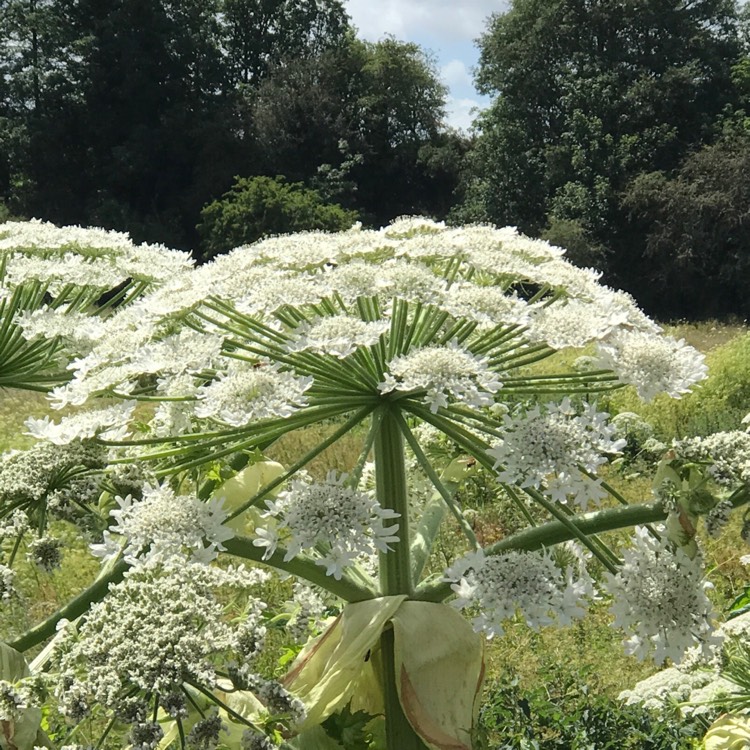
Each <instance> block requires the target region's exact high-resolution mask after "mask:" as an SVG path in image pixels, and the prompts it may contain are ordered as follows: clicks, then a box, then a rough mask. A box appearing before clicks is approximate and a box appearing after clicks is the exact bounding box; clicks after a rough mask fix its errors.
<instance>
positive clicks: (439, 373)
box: [378, 342, 502, 412]
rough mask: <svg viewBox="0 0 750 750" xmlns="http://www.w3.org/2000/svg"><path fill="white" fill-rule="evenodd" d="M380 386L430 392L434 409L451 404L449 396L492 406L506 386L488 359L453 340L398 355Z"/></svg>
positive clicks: (383, 388) (431, 404) (394, 389)
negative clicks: (495, 398) (495, 395)
mask: <svg viewBox="0 0 750 750" xmlns="http://www.w3.org/2000/svg"><path fill="white" fill-rule="evenodd" d="M388 369H389V372H388V373H386V375H385V380H384V381H383V382H382V383H380V385H379V386H378V388H379V389H380V391H381V393H390V392H391V391H401V392H410V391H423V390H424V391H427V396H426V398H427V403H428V404H429V405H430V411H432V412H437V410H438V409H439V408H440V407H441V406H447V405H448V400H449V398H451V399H455V400H457V401H462V402H463V403H467V404H469V405H471V406H489V405H490V404H492V403H493V402H494V398H493V396H494V394H495V393H497V391H498V390H500V388H501V387H502V382H501V381H500V380H499V376H498V375H497V373H495V372H493V371H492V370H491V369H490V367H489V364H488V360H487V359H486V358H483V357H477V356H475V355H474V354H472V353H471V352H470V351H469V350H468V349H465V348H464V347H462V346H460V345H459V344H457V343H455V342H452V343H451V344H449V345H448V346H426V347H422V348H420V349H414V350H413V351H411V352H409V353H407V354H404V355H402V356H400V357H396V358H395V359H393V360H391V362H390V364H389V367H388Z"/></svg>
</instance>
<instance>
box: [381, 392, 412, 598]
mask: <svg viewBox="0 0 750 750" xmlns="http://www.w3.org/2000/svg"><path fill="white" fill-rule="evenodd" d="M398 418H399V414H398V411H397V407H394V406H391V405H386V406H383V407H381V419H380V429H379V430H378V434H377V435H376V437H375V493H376V496H377V499H378V502H379V503H380V506H381V507H382V508H384V509H388V510H392V511H395V512H396V513H398V514H399V518H398V532H397V536H398V539H399V541H398V542H396V544H395V545H394V549H393V551H392V552H386V553H381V554H380V588H381V593H382V595H383V596H394V595H396V594H406V595H407V596H409V595H410V594H411V593H412V583H411V561H410V559H409V558H410V555H409V542H410V536H409V495H408V489H407V484H406V464H405V460H404V438H403V435H402V434H401V429H400V427H399V422H398Z"/></svg>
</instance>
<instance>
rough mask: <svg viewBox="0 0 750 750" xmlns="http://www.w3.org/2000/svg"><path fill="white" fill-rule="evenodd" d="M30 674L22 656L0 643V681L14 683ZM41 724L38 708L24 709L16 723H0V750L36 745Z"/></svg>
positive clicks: (23, 749)
mask: <svg viewBox="0 0 750 750" xmlns="http://www.w3.org/2000/svg"><path fill="white" fill-rule="evenodd" d="M30 674H31V672H30V671H29V666H28V664H26V660H25V659H24V658H23V655H22V654H20V653H19V652H18V651H16V650H15V649H14V648H11V647H10V646H8V645H7V644H5V643H2V642H0V680H4V681H6V682H10V683H16V682H18V681H19V680H22V679H23V678H24V677H28V676H29V675H30ZM41 723H42V711H41V709H39V708H35V707H30V708H25V709H24V710H23V711H22V712H21V716H20V718H19V720H18V721H12V720H5V721H2V722H0V729H1V731H0V748H3V749H4V750H27V748H29V749H30V748H32V747H34V745H35V744H36V740H37V735H38V733H39V731H40V726H41Z"/></svg>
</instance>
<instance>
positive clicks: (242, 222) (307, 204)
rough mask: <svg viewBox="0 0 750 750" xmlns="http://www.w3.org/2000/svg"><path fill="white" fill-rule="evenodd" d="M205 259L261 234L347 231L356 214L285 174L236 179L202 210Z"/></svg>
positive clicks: (257, 237) (247, 242) (245, 242)
mask: <svg viewBox="0 0 750 750" xmlns="http://www.w3.org/2000/svg"><path fill="white" fill-rule="evenodd" d="M201 218H202V220H203V221H202V223H201V224H200V225H199V227H198V229H199V231H200V233H201V235H202V237H203V247H204V251H205V252H204V257H206V258H209V257H212V256H214V255H217V254H218V253H225V252H227V251H228V250H231V249H232V248H234V247H239V246H240V245H246V244H249V243H251V242H255V241H256V240H259V239H261V238H262V237H268V236H271V235H277V234H287V233H290V232H303V231H306V230H312V229H319V230H323V231H327V232H337V231H340V230H343V229H349V228H350V227H351V226H352V224H354V222H355V221H356V220H357V214H356V213H354V212H353V211H347V210H346V209H343V208H342V207H341V206H338V205H331V204H328V203H325V202H324V201H323V200H322V199H321V197H320V195H319V194H318V193H316V192H315V191H314V190H310V189H309V188H306V187H305V186H304V185H302V184H301V183H287V182H286V181H285V180H284V178H283V177H276V178H271V177H252V178H237V180H236V182H235V184H234V185H233V186H232V189H231V190H229V191H228V192H227V193H225V194H224V195H223V196H222V197H221V199H220V200H217V201H214V202H213V203H211V204H209V205H208V206H206V207H205V208H204V209H203V211H202V212H201Z"/></svg>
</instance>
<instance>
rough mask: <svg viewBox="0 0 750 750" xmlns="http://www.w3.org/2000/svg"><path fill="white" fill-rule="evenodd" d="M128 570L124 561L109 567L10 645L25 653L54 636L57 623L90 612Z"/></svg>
mask: <svg viewBox="0 0 750 750" xmlns="http://www.w3.org/2000/svg"><path fill="white" fill-rule="evenodd" d="M127 569H128V565H127V563H125V562H124V561H123V560H118V561H116V562H114V563H113V564H111V565H108V566H107V567H105V568H104V569H103V570H102V572H101V573H100V574H99V577H98V578H97V579H96V580H95V581H94V582H93V583H92V584H91V585H90V586H89V587H88V588H87V589H84V590H83V591H82V592H81V593H80V594H78V596H76V597H75V599H72V600H71V601H70V602H68V603H67V604H66V605H65V606H64V607H62V608H60V609H58V610H57V612H55V613H54V614H53V615H50V616H49V617H48V618H47V619H46V620H44V621H43V622H40V623H39V624H38V625H35V626H34V627H33V628H31V629H30V630H27V631H26V632H25V633H24V634H23V635H20V636H19V637H18V638H16V639H15V640H14V641H11V642H10V643H9V644H8V645H9V646H10V647H11V648H14V649H15V650H16V651H21V652H24V651H28V649H30V648H32V647H33V646H36V645H37V644H39V643H41V642H42V641H44V640H46V639H47V638H49V637H50V636H52V635H54V634H55V629H56V628H57V623H58V622H60V620H62V619H63V618H64V619H66V620H75V619H77V618H78V617H80V616H81V615H82V614H84V612H88V610H89V608H90V607H91V605H92V604H94V602H98V601H101V600H102V599H103V598H104V597H105V596H106V594H107V591H109V587H110V585H111V584H115V583H119V582H120V581H121V580H122V577H123V575H124V574H125V571H126V570H127Z"/></svg>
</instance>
